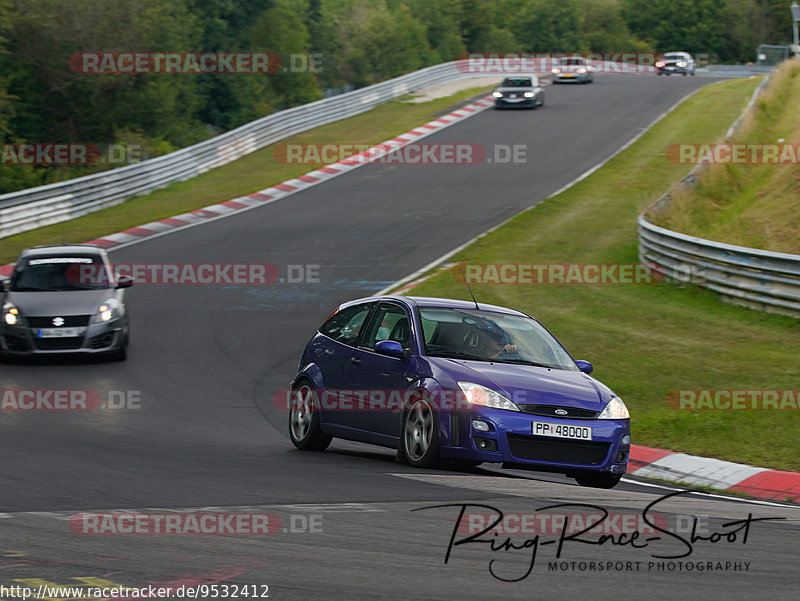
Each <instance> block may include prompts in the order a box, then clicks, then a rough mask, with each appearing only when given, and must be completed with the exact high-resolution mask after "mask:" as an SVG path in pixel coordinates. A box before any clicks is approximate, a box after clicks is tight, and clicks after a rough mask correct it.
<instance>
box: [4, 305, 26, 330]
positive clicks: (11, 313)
mask: <svg viewBox="0 0 800 601" xmlns="http://www.w3.org/2000/svg"><path fill="white" fill-rule="evenodd" d="M21 319H22V316H21V315H20V314H19V309H17V308H16V307H15V306H14V305H13V304H12V303H6V304H4V305H3V321H4V322H5V323H7V324H8V325H10V326H16V325H19V323H20V321H21Z"/></svg>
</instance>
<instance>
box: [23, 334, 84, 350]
mask: <svg viewBox="0 0 800 601" xmlns="http://www.w3.org/2000/svg"><path fill="white" fill-rule="evenodd" d="M33 340H34V343H35V344H36V348H37V349H39V350H40V351H69V350H76V349H79V348H81V345H82V344H83V336H80V337H77V338H34V339H33Z"/></svg>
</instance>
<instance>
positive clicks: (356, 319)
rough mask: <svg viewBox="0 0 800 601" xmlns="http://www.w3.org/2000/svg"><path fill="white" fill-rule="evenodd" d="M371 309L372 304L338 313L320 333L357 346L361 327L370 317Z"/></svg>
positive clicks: (348, 308) (356, 306) (324, 325)
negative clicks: (368, 316)
mask: <svg viewBox="0 0 800 601" xmlns="http://www.w3.org/2000/svg"><path fill="white" fill-rule="evenodd" d="M371 308H372V305H371V304H365V305H355V306H353V307H347V308H346V309H342V310H341V311H337V312H336V313H334V314H333V315H331V317H330V318H329V319H328V321H326V322H325V323H324V324H322V327H320V329H319V331H320V333H322V334H325V335H326V336H329V337H330V338H333V339H334V340H336V341H338V342H343V343H344V344H349V345H355V343H356V341H357V340H358V335H359V334H360V333H361V326H363V325H364V320H365V319H366V318H367V315H369V311H370V309H371Z"/></svg>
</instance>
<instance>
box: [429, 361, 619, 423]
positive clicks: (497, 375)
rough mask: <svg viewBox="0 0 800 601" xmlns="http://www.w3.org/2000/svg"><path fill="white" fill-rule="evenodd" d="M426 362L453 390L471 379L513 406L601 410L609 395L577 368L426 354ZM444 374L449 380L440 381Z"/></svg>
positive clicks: (604, 388) (602, 387)
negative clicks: (559, 367) (556, 406)
mask: <svg viewBox="0 0 800 601" xmlns="http://www.w3.org/2000/svg"><path fill="white" fill-rule="evenodd" d="M428 361H430V362H431V364H432V365H433V366H435V367H437V368H438V369H439V370H441V371H442V372H444V374H441V373H440V374H438V378H437V379H439V382H440V384H442V385H443V386H446V387H449V386H452V387H453V388H454V389H455V388H458V382H459V381H460V382H473V383H475V384H480V385H481V386H486V387H487V388H490V389H492V390H495V391H497V392H499V393H500V394H502V395H503V396H505V397H507V398H508V399H510V400H511V401H513V402H514V403H516V404H517V405H561V406H564V407H575V408H580V409H588V410H591V411H602V410H603V408H604V407H605V406H606V403H608V401H609V399H610V398H611V397H612V396H613V393H612V392H611V390H610V389H609V388H608V387H607V386H605V385H603V384H601V383H600V382H598V381H597V380H595V379H594V378H592V377H590V376H588V375H586V374H584V373H583V372H580V371H577V370H576V371H570V370H564V369H550V368H547V367H535V366H531V365H513V364H509V363H490V362H488V361H469V360H463V359H445V358H443V357H428ZM445 375H446V376H449V377H450V378H451V379H452V381H451V382H445V381H443V380H444V379H445Z"/></svg>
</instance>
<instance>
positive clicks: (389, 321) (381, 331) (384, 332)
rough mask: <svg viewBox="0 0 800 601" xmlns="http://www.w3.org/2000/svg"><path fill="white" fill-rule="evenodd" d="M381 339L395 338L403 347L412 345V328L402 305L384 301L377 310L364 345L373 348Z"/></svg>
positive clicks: (370, 323)
mask: <svg viewBox="0 0 800 601" xmlns="http://www.w3.org/2000/svg"><path fill="white" fill-rule="evenodd" d="M381 340H394V341H395V342H399V343H400V344H402V345H403V348H406V347H408V346H410V344H411V328H410V326H409V322H408V316H407V315H406V312H405V311H404V310H403V308H402V307H398V306H397V305H392V304H389V303H384V304H381V305H380V306H379V307H378V310H377V311H375V314H374V315H373V317H372V319H371V320H370V322H369V326H368V329H367V335H366V337H365V338H364V342H363V346H364V347H365V348H371V349H372V348H375V345H376V344H377V343H378V342H380V341H381Z"/></svg>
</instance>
